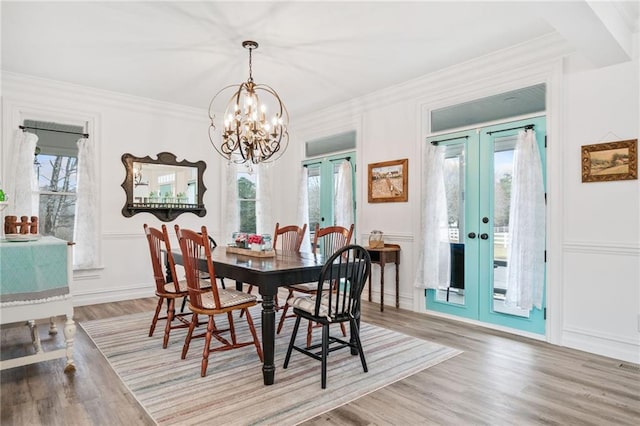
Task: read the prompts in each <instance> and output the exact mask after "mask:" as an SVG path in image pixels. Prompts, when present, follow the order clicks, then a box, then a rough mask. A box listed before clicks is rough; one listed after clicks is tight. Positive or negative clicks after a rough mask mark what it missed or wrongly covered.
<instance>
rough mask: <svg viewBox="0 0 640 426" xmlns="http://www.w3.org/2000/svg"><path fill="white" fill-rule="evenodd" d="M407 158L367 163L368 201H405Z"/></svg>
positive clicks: (406, 192)
mask: <svg viewBox="0 0 640 426" xmlns="http://www.w3.org/2000/svg"><path fill="white" fill-rule="evenodd" d="M408 174H409V160H408V159H407V158H404V159H402V160H395V161H384V162H381V163H372V164H369V202H370V203H388V202H396V201H407V200H408V199H409V187H408V186H407V183H408V182H407V180H408Z"/></svg>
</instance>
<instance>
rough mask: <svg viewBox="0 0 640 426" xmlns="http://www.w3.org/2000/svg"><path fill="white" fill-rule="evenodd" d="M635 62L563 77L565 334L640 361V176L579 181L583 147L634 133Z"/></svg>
mask: <svg viewBox="0 0 640 426" xmlns="http://www.w3.org/2000/svg"><path fill="white" fill-rule="evenodd" d="M639 75H640V70H639V69H638V60H637V59H636V60H635V61H634V62H628V63H623V64H620V65H614V66H609V67H606V68H601V69H595V70H578V71H576V72H573V73H570V74H568V75H566V78H565V81H566V85H565V87H566V91H565V102H564V123H563V124H564V125H563V132H562V136H563V138H562V141H561V143H562V144H563V145H564V147H565V153H566V154H565V161H564V164H565V170H564V177H563V178H564V184H563V197H564V200H565V202H564V204H565V213H564V217H563V253H564V256H563V257H564V268H563V269H564V271H563V284H564V286H563V291H564V304H563V339H562V341H563V342H564V344H566V345H567V346H571V347H575V348H579V349H585V350H588V351H592V352H596V353H601V354H608V355H610V356H613V357H616V358H622V359H630V360H631V361H635V362H639V361H640V345H639V342H640V244H639V242H640V183H639V182H640V181H638V180H629V181H617V182H594V183H582V180H581V163H580V147H581V146H582V145H589V144H597V143H603V142H612V141H618V140H626V139H637V138H638V134H639V130H640V124H639V118H638V117H639V116H640V110H639V106H638V93H639V90H640V88H639V85H638V80H639V77H638V76H639Z"/></svg>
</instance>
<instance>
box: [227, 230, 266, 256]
mask: <svg viewBox="0 0 640 426" xmlns="http://www.w3.org/2000/svg"><path fill="white" fill-rule="evenodd" d="M233 240H234V241H235V242H234V243H233V244H231V245H229V246H227V253H236V254H243V255H245V256H253V257H274V256H275V255H276V252H275V251H274V250H273V249H272V246H271V235H269V234H263V235H260V234H246V233H242V232H234V233H233Z"/></svg>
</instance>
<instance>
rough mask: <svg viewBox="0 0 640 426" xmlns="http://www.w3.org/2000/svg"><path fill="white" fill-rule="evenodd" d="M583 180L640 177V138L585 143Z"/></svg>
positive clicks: (594, 180) (597, 180)
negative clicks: (639, 152)
mask: <svg viewBox="0 0 640 426" xmlns="http://www.w3.org/2000/svg"><path fill="white" fill-rule="evenodd" d="M581 150H582V182H608V181H614V180H633V179H638V139H629V140H625V141H617V142H607V143H599V144H594V145H583V146H582V148H581Z"/></svg>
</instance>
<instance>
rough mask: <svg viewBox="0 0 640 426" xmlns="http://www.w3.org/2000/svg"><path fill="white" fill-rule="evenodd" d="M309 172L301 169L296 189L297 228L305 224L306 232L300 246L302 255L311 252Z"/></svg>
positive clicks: (304, 168)
mask: <svg viewBox="0 0 640 426" xmlns="http://www.w3.org/2000/svg"><path fill="white" fill-rule="evenodd" d="M308 183H309V171H308V170H307V168H306V167H303V168H302V170H301V171H300V185H299V187H298V215H297V224H298V226H304V224H305V223H306V224H307V230H306V231H305V234H304V239H303V240H302V245H301V246H300V251H301V252H303V253H309V252H311V237H310V234H309V233H310V229H309V186H308Z"/></svg>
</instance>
